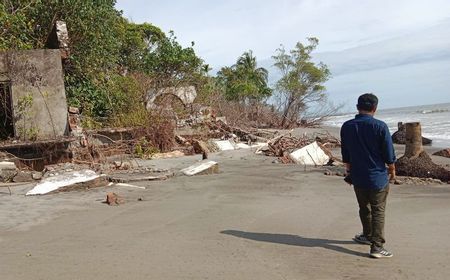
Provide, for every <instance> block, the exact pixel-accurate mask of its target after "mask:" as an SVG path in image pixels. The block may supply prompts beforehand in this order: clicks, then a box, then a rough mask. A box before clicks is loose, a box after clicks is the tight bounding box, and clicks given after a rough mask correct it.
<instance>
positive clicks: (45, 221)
mask: <svg viewBox="0 0 450 280" xmlns="http://www.w3.org/2000/svg"><path fill="white" fill-rule="evenodd" d="M319 130H322V129H319ZM311 131H317V130H296V133H299V134H301V133H304V132H308V133H310V132H311ZM336 131H337V130H336V129H335V130H334V131H332V132H333V133H336ZM396 149H397V153H398V154H399V155H400V154H401V153H402V149H401V148H400V147H399V146H397V147H396ZM427 149H433V148H427ZM334 153H335V154H336V155H339V154H338V150H336V151H334ZM436 158H437V157H436ZM436 158H435V157H433V159H436ZM199 159H200V156H199V155H197V156H188V157H182V158H177V159H165V160H152V161H146V162H145V164H147V165H151V166H158V167H159V168H173V169H175V170H179V169H181V168H183V167H186V166H188V165H190V164H192V163H194V162H196V161H198V160H199ZM211 159H213V160H216V161H218V162H219V165H220V174H216V175H204V176H193V177H187V176H175V177H174V178H171V179H169V180H166V181H158V182H139V183H134V184H136V185H139V186H143V187H145V188H146V189H145V190H143V189H136V188H127V187H113V188H108V189H106V188H97V189H93V190H89V191H74V192H68V193H58V194H50V195H44V196H34V197H25V196H24V195H23V194H24V192H25V191H26V190H28V189H30V186H23V187H15V188H13V194H12V195H11V196H9V194H8V193H7V190H5V189H0V191H1V194H0V195H1V200H0V220H1V223H0V248H1V254H0V274H1V279H2V280H9V279H15V280H16V279H363V278H364V279H446V278H447V277H448V275H450V265H449V263H450V255H449V252H450V245H449V244H448V243H447V242H443V240H445V239H446V238H447V235H448V231H449V230H450V204H449V203H448V201H449V199H450V187H449V185H427V186H414V185H400V186H397V185H395V186H392V187H391V193H390V196H389V198H388V206H387V209H388V210H387V218H386V219H387V224H386V237H387V244H386V247H387V248H389V249H390V250H392V252H393V253H394V255H395V256H394V258H392V259H388V260H374V259H370V258H368V250H369V247H368V246H364V245H359V244H356V243H354V242H353V241H352V240H351V238H352V237H353V236H354V234H356V233H358V232H359V231H360V230H361V229H360V223H359V219H358V212H357V204H356V200H355V197H354V193H353V190H352V188H351V187H349V186H348V185H346V184H345V183H344V182H343V180H342V177H338V176H325V175H324V174H323V171H324V168H322V167H321V168H314V167H307V168H306V169H305V168H304V167H303V166H298V165H294V164H288V165H284V164H278V163H273V161H274V158H271V157H265V156H262V155H255V154H254V153H253V151H251V150H237V151H227V152H220V153H216V154H213V155H212V156H211ZM436 160H437V159H436ZM439 160H440V163H442V164H449V163H450V161H449V160H448V159H445V158H440V159H439ZM143 163H144V162H143ZM108 191H114V192H116V193H118V194H120V195H121V196H123V197H124V199H125V201H126V203H125V204H123V205H120V206H117V207H111V206H108V205H106V204H104V203H102V201H104V199H105V195H106V192H108Z"/></svg>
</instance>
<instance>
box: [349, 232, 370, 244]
mask: <svg viewBox="0 0 450 280" xmlns="http://www.w3.org/2000/svg"><path fill="white" fill-rule="evenodd" d="M353 240H354V241H356V242H358V243H361V244H364V245H371V244H372V242H371V241H370V239H369V238H367V237H366V236H365V235H364V234H363V233H360V234H357V235H355V237H353Z"/></svg>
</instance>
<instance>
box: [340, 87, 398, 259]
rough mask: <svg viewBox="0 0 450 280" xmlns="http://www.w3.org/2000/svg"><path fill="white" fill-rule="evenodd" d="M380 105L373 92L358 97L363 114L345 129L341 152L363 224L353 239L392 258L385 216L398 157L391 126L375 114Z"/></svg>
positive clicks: (374, 252) (373, 254)
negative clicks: (390, 182)
mask: <svg viewBox="0 0 450 280" xmlns="http://www.w3.org/2000/svg"><path fill="white" fill-rule="evenodd" d="M377 106H378V98H377V97H376V96H375V95H373V94H371V93H366V94H363V95H361V96H360V97H359V98H358V104H357V105H356V107H357V109H358V112H359V114H358V115H356V116H355V118H354V119H352V120H349V121H347V122H345V123H344V124H343V125H342V128H341V143H342V148H341V152H342V159H343V161H344V163H345V166H346V170H347V177H346V181H347V182H348V183H349V184H353V186H354V190H355V194H356V198H357V200H358V205H359V217H360V219H361V223H362V227H363V232H362V233H361V234H357V235H356V236H355V237H354V238H353V240H355V241H356V242H359V243H362V244H367V245H371V247H370V256H371V257H373V258H390V257H392V256H393V254H392V253H391V252H389V251H388V250H386V249H384V247H383V245H384V243H385V239H384V216H385V207H386V198H387V196H388V193H389V180H395V160H396V159H395V152H394V146H393V144H392V139H391V134H390V133H389V129H388V127H387V125H386V124H385V123H384V122H382V121H380V120H377V119H375V118H374V117H373V116H374V114H375V112H376V110H377ZM386 165H387V168H386ZM388 175H389V177H390V178H388Z"/></svg>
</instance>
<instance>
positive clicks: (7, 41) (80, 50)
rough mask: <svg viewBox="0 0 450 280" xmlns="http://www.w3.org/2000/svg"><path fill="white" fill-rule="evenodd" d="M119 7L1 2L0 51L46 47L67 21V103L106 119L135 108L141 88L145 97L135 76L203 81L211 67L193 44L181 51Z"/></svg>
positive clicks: (161, 82) (107, 1)
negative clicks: (131, 19) (56, 25)
mask: <svg viewBox="0 0 450 280" xmlns="http://www.w3.org/2000/svg"><path fill="white" fill-rule="evenodd" d="M115 3H116V1H115V0H92V1H85V0H64V1H61V0H21V1H16V0H3V1H0V35H1V36H0V50H5V49H6V50H7V49H32V48H44V47H45V44H46V41H47V38H48V36H49V33H50V31H51V30H52V27H53V24H54V23H55V21H56V20H63V21H65V22H66V23H67V28H68V32H69V38H70V50H71V55H70V57H69V58H68V59H67V60H66V61H65V63H64V70H65V85H66V93H67V96H68V102H69V104H70V105H73V106H78V107H80V108H81V109H82V111H83V114H84V115H85V116H91V117H94V118H99V119H100V120H102V121H104V120H107V119H108V118H110V117H111V116H113V115H116V114H117V113H118V112H117V110H118V108H129V107H130V106H129V105H131V106H135V105H136V100H131V99H132V98H133V99H135V98H136V97H137V96H139V95H138V94H136V90H137V89H140V90H141V92H140V94H142V95H144V94H146V91H145V89H142V88H141V87H140V86H139V85H136V83H137V82H138V81H137V80H136V79H135V78H134V75H133V74H134V73H138V74H139V75H137V76H140V77H142V76H143V75H147V76H148V79H146V80H150V81H152V83H151V84H152V85H151V86H152V87H156V88H158V87H165V86H176V85H179V84H194V85H197V84H201V83H202V82H203V76H204V75H205V73H206V71H207V67H205V65H203V60H202V59H201V58H199V57H198V56H197V55H196V54H195V52H194V49H193V48H192V46H190V47H187V48H184V47H182V46H181V45H180V44H179V43H178V42H177V41H176V37H175V36H174V35H173V33H172V32H171V33H170V36H169V37H168V36H166V34H164V32H162V31H161V30H160V29H159V28H158V27H156V26H154V25H152V24H150V23H143V24H134V23H131V22H129V21H128V20H126V19H125V18H123V17H122V13H121V12H120V11H117V10H116V8H115ZM122 84H127V85H133V86H129V87H124V86H122ZM140 99H142V98H140ZM139 101H141V100H139ZM127 104H128V105H127Z"/></svg>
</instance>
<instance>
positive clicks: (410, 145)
mask: <svg viewBox="0 0 450 280" xmlns="http://www.w3.org/2000/svg"><path fill="white" fill-rule="evenodd" d="M405 129H406V137H405V138H406V139H405V141H406V143H405V144H406V147H405V157H407V158H416V157H418V156H419V155H420V153H421V152H422V151H423V147H422V128H421V126H420V123H419V122H413V123H406V124H405Z"/></svg>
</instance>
